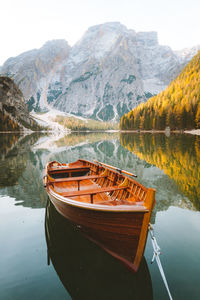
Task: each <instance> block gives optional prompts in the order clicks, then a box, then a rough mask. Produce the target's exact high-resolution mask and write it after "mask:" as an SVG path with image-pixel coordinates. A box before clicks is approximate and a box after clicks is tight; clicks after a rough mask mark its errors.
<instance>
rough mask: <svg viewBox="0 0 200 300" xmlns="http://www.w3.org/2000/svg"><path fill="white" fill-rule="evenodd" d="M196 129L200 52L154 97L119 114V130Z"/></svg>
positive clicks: (199, 105) (198, 123) (199, 119)
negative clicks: (121, 114)
mask: <svg viewBox="0 0 200 300" xmlns="http://www.w3.org/2000/svg"><path fill="white" fill-rule="evenodd" d="M168 126H169V127H170V129H171V130H176V129H178V130H181V129H194V128H200V51H199V52H198V54H197V55H196V56H195V57H194V58H193V59H192V60H191V61H190V62H189V64H188V65H187V66H186V67H185V68H184V69H183V71H182V72H181V74H180V75H179V76H178V77H177V78H176V79H175V80H174V81H172V83H171V84H170V85H169V86H168V87H167V88H166V89H165V91H163V92H161V93H160V94H158V95H157V96H154V97H152V98H150V99H149V100H148V101H147V102H146V103H141V104H140V105H139V106H137V107H136V108H134V109H133V110H131V111H130V112H128V113H127V114H125V115H123V116H122V118H121V121H120V129H122V130H133V129H142V130H152V129H156V130H164V129H165V128H166V127H168Z"/></svg>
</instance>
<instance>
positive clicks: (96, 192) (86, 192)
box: [61, 185, 127, 203]
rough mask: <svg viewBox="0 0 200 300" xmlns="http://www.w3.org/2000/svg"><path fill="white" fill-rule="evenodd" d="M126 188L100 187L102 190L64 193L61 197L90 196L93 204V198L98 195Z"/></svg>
mask: <svg viewBox="0 0 200 300" xmlns="http://www.w3.org/2000/svg"><path fill="white" fill-rule="evenodd" d="M126 188H127V187H126V186H117V185H116V186H109V187H102V188H96V189H89V190H82V191H69V192H64V193H62V194H61V195H62V196H63V197H76V196H86V195H88V196H90V197H91V203H93V196H94V195H96V194H99V193H108V192H114V191H119V190H124V189H126Z"/></svg>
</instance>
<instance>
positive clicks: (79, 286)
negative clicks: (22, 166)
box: [45, 200, 153, 300]
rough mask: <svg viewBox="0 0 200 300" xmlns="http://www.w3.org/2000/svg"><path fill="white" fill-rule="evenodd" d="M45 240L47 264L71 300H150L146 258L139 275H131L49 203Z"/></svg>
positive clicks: (150, 285)
mask: <svg viewBox="0 0 200 300" xmlns="http://www.w3.org/2000/svg"><path fill="white" fill-rule="evenodd" d="M45 236H46V244H47V249H48V250H47V251H48V252H47V255H48V263H49V264H50V263H52V265H53V267H54V269H55V271H56V273H57V275H58V276H59V278H60V280H61V282H62V284H63V286H64V287H65V288H66V290H67V292H68V293H69V294H70V296H71V298H72V299H73V300H83V299H87V300H90V299H93V300H94V299H95V300H102V299H103V300H110V299H115V300H122V299H126V300H133V299H140V300H147V299H148V300H153V289H152V281H151V276H150V272H149V269H148V266H147V263H146V260H145V257H143V258H142V260H141V263H140V268H139V270H138V272H137V273H135V274H133V273H132V272H131V270H129V269H127V268H126V266H124V265H123V264H121V263H120V262H119V261H118V260H116V259H114V258H113V257H111V256H110V255H109V254H108V253H106V252H105V251H103V249H101V248H100V247H98V246H97V245H95V244H94V243H93V242H91V241H90V240H89V239H87V238H85V237H84V236H83V234H82V233H81V231H80V230H79V229H78V228H77V226H76V225H75V224H72V223H71V222H70V221H69V220H67V219H66V218H64V217H63V216H62V215H61V214H59V213H58V212H57V210H56V209H55V207H54V205H53V204H52V203H51V201H49V200H48V201H47V205H46V214H45Z"/></svg>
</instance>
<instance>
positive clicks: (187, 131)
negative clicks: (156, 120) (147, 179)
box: [0, 129, 200, 135]
mask: <svg viewBox="0 0 200 300" xmlns="http://www.w3.org/2000/svg"><path fill="white" fill-rule="evenodd" d="M36 132H37V133H39V132H40V133H50V134H51V133H54V134H55V133H56V132H59V133H61V132H62V130H59V131H58V130H55V131H54V130H36V131H31V130H30V131H29V130H27V131H25V130H22V131H0V134H1V133H21V134H31V133H36ZM73 132H75V133H91V132H94V133H95V132H96V133H97V132H101V133H102V132H106V133H113V132H119V133H152V134H154V133H165V134H167V135H170V133H179V134H183V133H185V134H193V135H200V129H191V130H171V131H166V130H98V131H97V130H85V131H78V130H72V131H71V132H70V131H63V133H66V134H69V133H73Z"/></svg>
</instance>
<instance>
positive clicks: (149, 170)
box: [0, 133, 200, 300]
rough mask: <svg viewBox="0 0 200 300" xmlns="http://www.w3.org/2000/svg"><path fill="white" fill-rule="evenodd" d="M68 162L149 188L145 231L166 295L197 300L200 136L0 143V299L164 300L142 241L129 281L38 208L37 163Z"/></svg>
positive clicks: (41, 194) (42, 205)
mask: <svg viewBox="0 0 200 300" xmlns="http://www.w3.org/2000/svg"><path fill="white" fill-rule="evenodd" d="M78 158H83V159H88V160H93V159H96V160H98V161H102V162H105V163H108V164H111V165H114V166H117V167H119V168H123V169H125V170H127V171H132V172H134V173H137V175H138V181H140V182H141V183H142V184H144V185H145V186H148V187H153V188H155V189H156V206H155V209H154V212H153V215H152V220H151V222H152V224H153V226H154V229H155V235H156V238H157V241H158V243H159V245H160V247H161V248H162V253H163V254H162V255H161V261H162V265H163V267H164V270H165V273H166V277H167V280H168V283H169V287H170V290H171V293H172V295H173V298H174V299H181V300H184V299H187V300H188V299H190V300H193V299H194V300H197V299H200V284H199V283H200V281H199V278H200V184H199V182H200V137H196V136H190V135H171V136H170V137H166V136H165V135H164V134H156V135H152V134H121V135H120V134H118V133H110V134H104V133H99V134H97V133H96V134H82V135H80V134H73V135H72V134H71V135H67V136H64V137H58V136H45V135H39V134H31V135H28V136H22V135H16V134H15V135H13V134H0V167H1V172H0V299H2V300H8V299H9V300H18V299H20V300H24V299H84V300H85V299H110V300H112V299H125V300H126V299H145V300H151V299H158V300H160V299H163V300H165V299H168V296H167V293H166V290H165V288H164V285H163V282H162V279H161V277H160V274H159V271H158V268H157V265H156V263H155V262H154V263H153V264H151V263H150V262H151V258H152V246H151V241H150V239H148V241H147V246H146V250H145V258H144V260H143V261H142V264H141V268H140V270H139V272H138V273H137V274H136V275H135V274H132V273H131V272H130V271H129V270H128V269H126V268H125V267H124V266H123V265H122V264H121V263H119V262H118V261H116V260H115V259H114V258H112V257H111V256H109V254H107V253H105V252H104V251H102V250H101V249H99V248H98V247H97V246H96V245H95V244H93V243H92V242H90V241H88V240H87V239H85V238H84V237H83V236H82V235H81V234H80V232H79V231H78V229H77V228H75V227H72V226H71V224H70V223H69V222H68V221H67V220H66V219H64V218H63V217H61V216H60V215H59V214H58V213H57V212H56V211H55V209H54V207H52V205H51V204H50V203H49V202H48V201H47V196H46V193H45V191H44V189H43V185H42V169H43V167H44V166H45V164H46V162H47V161H49V160H58V161H60V162H66V161H69V162H72V161H75V160H77V159H78ZM47 246H48V248H49V253H47ZM49 256H50V258H51V263H50V265H48V258H49Z"/></svg>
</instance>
